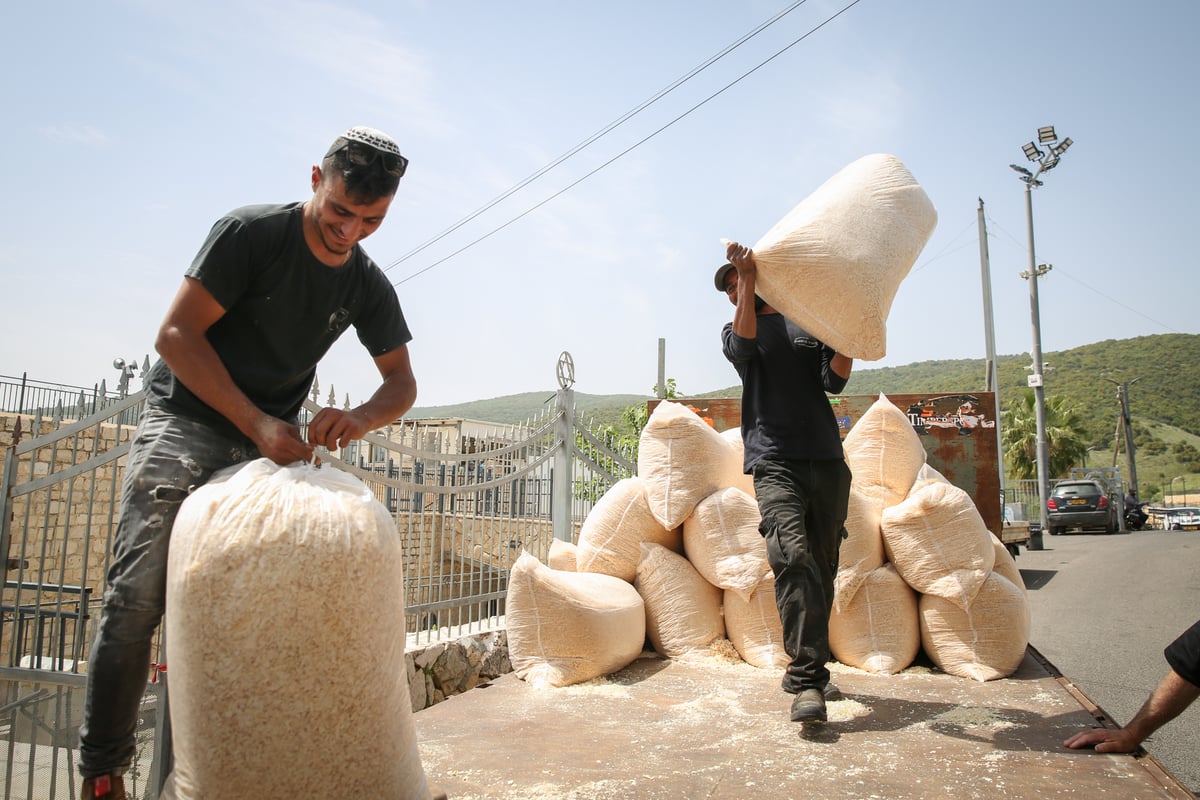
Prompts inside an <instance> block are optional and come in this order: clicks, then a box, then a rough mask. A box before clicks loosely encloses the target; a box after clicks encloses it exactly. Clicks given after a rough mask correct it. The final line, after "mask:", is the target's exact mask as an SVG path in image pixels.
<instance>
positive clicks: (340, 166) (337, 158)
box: [321, 148, 400, 200]
mask: <svg viewBox="0 0 1200 800" xmlns="http://www.w3.org/2000/svg"><path fill="white" fill-rule="evenodd" d="M321 172H322V173H323V174H325V175H329V174H331V173H334V172H336V173H337V174H339V175H341V176H342V181H343V182H345V184H346V194H348V195H350V196H351V197H354V198H357V199H359V200H377V199H379V198H380V197H391V196H392V195H394V194H395V193H396V189H398V188H399V187H400V176H398V175H392V174H389V173H388V172H387V171H385V170H384V168H383V162H382V161H380V160H378V159H377V160H375V161H372V162H371V163H370V164H366V165H360V164H355V163H353V162H352V161H350V159H349V157H348V156H347V154H346V150H345V148H341V149H338V150H335V151H334V152H333V153H330V154H329V155H327V156H326V157H325V159H324V160H323V161H322V162H321Z"/></svg>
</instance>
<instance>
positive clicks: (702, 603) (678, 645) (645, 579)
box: [633, 543, 725, 658]
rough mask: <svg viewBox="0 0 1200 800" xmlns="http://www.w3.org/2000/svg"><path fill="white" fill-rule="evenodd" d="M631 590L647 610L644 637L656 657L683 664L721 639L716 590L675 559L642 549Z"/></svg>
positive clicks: (663, 551) (656, 548)
mask: <svg viewBox="0 0 1200 800" xmlns="http://www.w3.org/2000/svg"><path fill="white" fill-rule="evenodd" d="M633 586H634V588H635V589H637V591H638V594H640V595H641V596H642V600H643V601H644V602H645V604H646V633H647V634H648V635H649V637H650V643H651V644H653V645H654V649H655V650H656V651H658V652H659V653H660V654H662V655H664V656H667V657H668V658H683V657H686V656H687V655H688V654H690V653H696V652H707V650H708V646H709V645H710V644H712V643H713V642H714V641H716V640H717V639H720V638H722V637H723V636H725V621H724V619H722V617H721V594H722V592H721V590H720V589H718V588H717V587H716V586H713V585H712V584H711V583H709V582H708V581H706V580H704V578H703V577H702V576H701V575H700V573H699V572H696V569H695V567H693V566H692V565H691V564H689V563H688V560H687V559H686V558H684V557H683V556H681V555H679V554H678V553H673V552H671V551H670V550H668V549H667V548H665V547H663V546H662V545H657V544H646V543H643V544H642V558H641V560H640V561H639V562H638V568H637V578H636V579H635V580H634V582H633Z"/></svg>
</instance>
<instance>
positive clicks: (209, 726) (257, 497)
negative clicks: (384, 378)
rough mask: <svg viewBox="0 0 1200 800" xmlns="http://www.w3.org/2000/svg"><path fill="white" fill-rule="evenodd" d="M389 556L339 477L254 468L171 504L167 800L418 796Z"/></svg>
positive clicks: (420, 775) (389, 534) (255, 464)
mask: <svg viewBox="0 0 1200 800" xmlns="http://www.w3.org/2000/svg"><path fill="white" fill-rule="evenodd" d="M403 556H404V554H403V550H402V546H401V541H400V537H399V535H398V534H397V531H396V527H395V524H394V523H393V522H392V519H391V516H390V515H389V514H388V512H387V510H386V509H385V508H384V507H383V506H382V505H380V504H379V503H378V502H377V501H376V500H375V497H374V495H373V494H372V493H371V491H370V489H368V488H367V487H366V486H365V485H364V484H362V483H361V482H360V481H359V480H358V479H357V478H354V477H353V476H351V475H349V474H347V473H345V472H341V471H339V470H335V469H318V468H315V467H312V466H309V465H306V464H297V465H293V466H289V467H280V466H278V465H276V464H275V463H273V462H272V461H270V460H269V459H265V458H264V459H259V460H256V461H252V462H249V463H247V464H244V465H241V466H240V467H239V468H231V469H229V470H223V471H221V472H219V473H217V474H216V475H215V476H214V477H213V478H212V480H211V481H209V483H207V484H206V485H204V486H202V487H201V488H199V489H197V490H196V491H195V492H194V493H192V495H191V496H190V497H188V498H187V500H185V501H184V503H183V505H182V507H181V508H180V510H179V516H178V518H177V519H176V521H175V526H174V528H173V530H172V534H171V547H170V554H169V559H168V568H167V609H166V631H168V635H167V637H166V649H167V662H168V663H169V664H170V667H171V725H172V728H173V733H174V745H175V767H174V772H173V773H172V778H171V782H172V784H173V792H174V797H175V798H176V800H191V799H192V798H203V797H222V798H230V799H231V800H239V799H240V798H245V799H246V800H251V799H252V800H275V799H276V798H278V800H284V799H285V798H295V797H305V796H308V795H309V794H311V793H312V789H313V787H314V786H326V787H329V786H336V787H338V794H340V795H343V796H345V797H405V798H427V797H429V796H430V793H429V790H428V788H427V785H426V778H425V773H424V770H423V769H422V766H421V762H420V757H419V753H418V751H417V744H416V735H415V732H414V728H413V720H412V704H411V701H410V699H409V689H408V680H407V672H406V670H405V665H404V646H405V635H404V561H403ZM349 665H353V669H350V668H348V666H349ZM331 754H336V757H331Z"/></svg>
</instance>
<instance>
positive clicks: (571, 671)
mask: <svg viewBox="0 0 1200 800" xmlns="http://www.w3.org/2000/svg"><path fill="white" fill-rule="evenodd" d="M505 606H506V615H507V624H508V625H507V627H508V653H509V658H510V660H511V661H512V666H513V672H514V673H516V675H517V677H518V678H521V679H522V680H524V681H527V682H528V683H529V684H530V685H531V686H535V687H538V688H545V687H548V686H570V685H572V684H576V683H583V682H585V681H590V680H591V679H592V678H598V677H600V676H601V675H607V674H609V673H611V672H616V671H617V670H619V669H622V668H624V667H626V666H628V665H629V664H630V663H632V662H633V660H634V659H635V658H637V657H638V656H639V655H641V652H642V646H643V645H644V644H645V643H646V606H645V603H644V602H643V601H642V597H641V595H639V594H638V593H637V590H636V589H634V588H633V585H632V584H630V583H628V582H626V581H623V580H621V579H620V578H615V577H613V576H612V575H604V574H602V573H598V572H596V573H593V572H562V571H559V570H554V569H550V568H549V567H547V566H545V565H544V564H542V563H541V562H539V561H538V560H537V559H536V558H534V557H533V556H531V555H530V554H529V553H522V554H521V555H520V557H518V558H517V560H516V562H515V563H514V564H513V567H512V573H511V574H510V576H509V582H508V595H507V600H506V603H505Z"/></svg>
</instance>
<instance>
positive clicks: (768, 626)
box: [725, 571, 791, 669]
mask: <svg viewBox="0 0 1200 800" xmlns="http://www.w3.org/2000/svg"><path fill="white" fill-rule="evenodd" d="M725 635H726V636H727V637H729V641H730V643H732V644H733V649H735V650H737V652H738V655H740V656H741V657H742V660H743V661H745V662H746V663H747V664H751V665H753V666H756V667H759V668H761V669H783V668H784V667H786V666H787V665H788V663H789V662H790V661H791V659H790V658H788V654H787V651H786V650H784V648H783V623H782V622H780V621H779V607H778V606H777V605H776V604H775V576H774V575H773V574H771V573H770V572H769V571H768V572H767V574H766V575H764V576H763V577H762V580H761V581H759V583H758V586H757V587H756V588H755V589H754V592H753V593H751V595H750V598H749V599H748V600H747V599H746V598H744V597H742V596H741V595H740V594H738V593H737V592H734V591H730V590H728V589H726V590H725Z"/></svg>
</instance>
